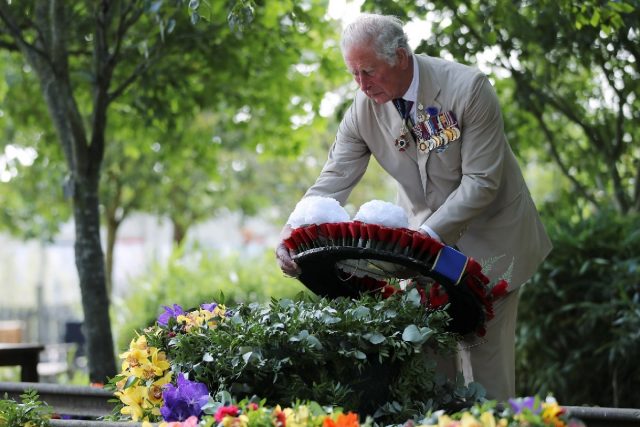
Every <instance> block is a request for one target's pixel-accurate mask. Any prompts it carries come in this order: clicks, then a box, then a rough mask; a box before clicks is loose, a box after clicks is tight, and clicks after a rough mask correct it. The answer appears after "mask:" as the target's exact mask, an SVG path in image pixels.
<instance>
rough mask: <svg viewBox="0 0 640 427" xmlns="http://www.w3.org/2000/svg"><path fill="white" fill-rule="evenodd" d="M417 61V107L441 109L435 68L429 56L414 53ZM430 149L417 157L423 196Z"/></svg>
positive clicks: (425, 189)
mask: <svg viewBox="0 0 640 427" xmlns="http://www.w3.org/2000/svg"><path fill="white" fill-rule="evenodd" d="M413 57H414V59H415V60H417V61H418V73H419V83H418V105H417V106H416V107H417V108H419V109H422V110H424V111H426V110H427V109H428V108H429V107H435V108H436V109H437V110H438V111H440V110H441V109H442V105H440V103H439V102H438V99H437V98H438V95H439V94H440V84H439V82H438V79H437V78H436V75H435V70H434V69H433V68H432V67H431V66H430V64H429V57H428V56H423V55H414V56H413ZM430 154H431V152H430V151H428V150H427V151H425V152H420V155H419V159H418V169H419V171H420V177H421V181H422V189H423V191H424V195H425V198H426V196H427V160H429V155H430Z"/></svg>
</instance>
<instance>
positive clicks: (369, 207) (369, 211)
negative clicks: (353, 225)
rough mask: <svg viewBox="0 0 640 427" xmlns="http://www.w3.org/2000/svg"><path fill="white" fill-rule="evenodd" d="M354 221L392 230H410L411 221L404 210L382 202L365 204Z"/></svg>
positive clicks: (372, 201) (376, 201) (373, 201)
mask: <svg viewBox="0 0 640 427" xmlns="http://www.w3.org/2000/svg"><path fill="white" fill-rule="evenodd" d="M353 219H354V221H361V222H364V223H367V224H378V225H383V226H385V227H390V228H409V219H408V217H407V214H406V212H405V211H404V209H402V208H401V207H400V206H398V205H394V204H393V203H389V202H384V201H382V200H371V201H370V202H367V203H365V204H363V205H362V206H360V210H359V211H358V213H357V214H356V216H355V217H354V218H353Z"/></svg>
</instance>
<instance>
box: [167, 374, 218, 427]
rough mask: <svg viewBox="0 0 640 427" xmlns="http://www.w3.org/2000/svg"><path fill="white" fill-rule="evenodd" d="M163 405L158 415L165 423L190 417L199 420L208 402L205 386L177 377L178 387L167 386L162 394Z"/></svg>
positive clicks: (181, 376)
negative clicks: (160, 415)
mask: <svg viewBox="0 0 640 427" xmlns="http://www.w3.org/2000/svg"><path fill="white" fill-rule="evenodd" d="M162 399H163V400H164V404H163V405H162V408H160V413H161V414H162V418H164V420H165V421H184V420H186V419H187V418H189V417H191V416H195V417H198V418H200V415H201V414H202V408H203V407H204V406H205V405H206V404H207V402H209V390H207V386H206V385H204V384H202V383H199V382H196V381H189V380H188V379H186V378H185V377H184V375H183V374H179V375H178V386H177V387H176V386H174V385H173V384H167V385H165V386H164V390H163V392H162Z"/></svg>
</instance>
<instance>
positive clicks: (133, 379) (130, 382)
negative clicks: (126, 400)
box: [123, 375, 138, 390]
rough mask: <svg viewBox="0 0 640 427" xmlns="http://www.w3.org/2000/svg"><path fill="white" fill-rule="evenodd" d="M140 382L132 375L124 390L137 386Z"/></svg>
mask: <svg viewBox="0 0 640 427" xmlns="http://www.w3.org/2000/svg"><path fill="white" fill-rule="evenodd" d="M137 382H138V378H137V377H135V376H133V375H131V376H130V377H129V378H127V381H126V382H125V383H124V387H123V388H124V389H125V390H126V389H128V388H129V387H131V386H132V385H134V384H136V383H137Z"/></svg>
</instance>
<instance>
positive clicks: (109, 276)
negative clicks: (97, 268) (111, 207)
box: [105, 213, 120, 299]
mask: <svg viewBox="0 0 640 427" xmlns="http://www.w3.org/2000/svg"><path fill="white" fill-rule="evenodd" d="M105 222H106V223H107V248H106V254H105V283H106V286H107V298H109V299H111V297H112V296H113V295H112V293H113V254H114V250H115V246H116V236H117V234H118V227H119V226H120V221H118V220H117V219H115V217H114V216H112V215H109V214H108V213H107V215H106V218H105Z"/></svg>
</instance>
